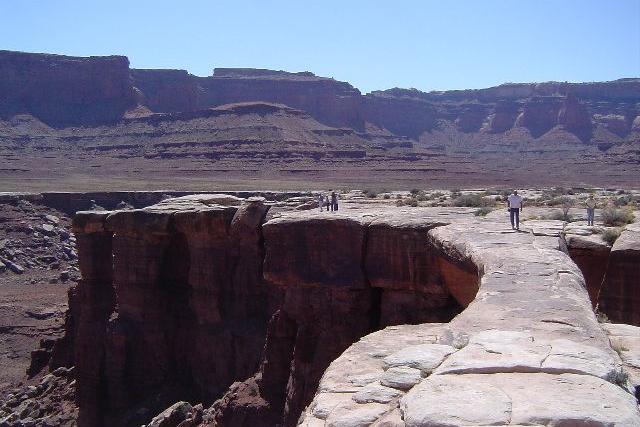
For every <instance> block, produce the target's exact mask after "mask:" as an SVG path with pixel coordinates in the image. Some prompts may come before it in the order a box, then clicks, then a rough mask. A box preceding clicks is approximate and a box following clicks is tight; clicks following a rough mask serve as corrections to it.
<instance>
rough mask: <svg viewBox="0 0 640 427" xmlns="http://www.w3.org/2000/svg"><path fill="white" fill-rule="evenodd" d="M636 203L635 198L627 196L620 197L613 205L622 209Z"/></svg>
mask: <svg viewBox="0 0 640 427" xmlns="http://www.w3.org/2000/svg"><path fill="white" fill-rule="evenodd" d="M635 201H636V200H635V198H634V197H633V196H632V195H631V194H625V195H624V196H622V197H618V198H617V199H616V200H614V201H613V204H614V205H616V206H617V207H622V206H629V205H633V204H634V202H635Z"/></svg>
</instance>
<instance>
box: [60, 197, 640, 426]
mask: <svg viewBox="0 0 640 427" xmlns="http://www.w3.org/2000/svg"><path fill="white" fill-rule="evenodd" d="M472 212H473V209H469V208H446V209H441V208H395V207H377V208H375V209H372V208H371V207H367V206H364V205H356V204H354V205H349V204H343V209H342V210H341V211H340V212H339V213H335V214H332V213H329V212H324V213H318V212H315V211H304V212H300V211H295V212H294V211H288V212H287V211H282V210H278V208H277V207H270V205H269V204H266V203H265V202H264V199H261V198H257V197H252V198H248V199H241V198H237V197H233V196H228V195H192V196H185V197H178V198H174V199H169V200H165V201H162V202H160V203H158V204H156V205H153V206H150V207H147V208H144V209H136V210H130V211H103V212H97V211H86V212H79V213H78V214H77V216H76V217H75V219H74V224H73V228H74V232H75V233H76V236H77V242H78V249H79V263H80V269H81V273H82V280H81V282H80V284H79V285H78V287H77V288H76V289H74V290H72V292H71V293H70V315H69V317H68V319H67V334H66V336H65V337H64V338H63V339H62V340H60V341H59V342H58V343H57V344H56V352H59V353H61V354H62V353H64V351H65V349H66V350H68V349H69V348H72V349H73V353H74V355H73V359H74V360H73V362H72V363H73V364H75V367H76V368H75V369H76V378H77V396H78V403H79V407H80V416H79V425H81V426H112V425H140V424H141V423H143V422H148V419H146V420H143V421H140V420H139V419H136V416H137V415H136V414H140V410H141V408H146V409H149V408H155V409H157V412H155V413H156V414H157V413H159V412H161V411H162V409H164V408H167V407H169V406H170V405H171V404H172V403H173V402H178V401H189V402H191V403H197V402H202V403H203V404H204V407H205V408H206V409H203V406H202V405H196V406H193V407H192V406H191V405H190V404H188V403H185V402H180V403H177V404H175V405H173V406H171V407H169V409H167V410H166V411H165V412H163V413H162V414H161V415H159V416H158V417H156V419H154V421H153V422H152V423H151V424H149V425H153V426H166V425H172V426H173V425H178V424H179V423H180V422H182V424H179V425H180V426H183V427H184V426H195V425H202V426H225V427H229V426H247V427H248V426H277V425H281V426H295V425H302V426H306V427H315V426H335V427H338V426H345V427H346V426H351V427H353V426H366V425H374V426H378V427H381V426H387V427H390V426H394V427H395V426H398V427H400V426H423V427H424V426H468V427H470V426H488V425H493V426H506V425H509V426H516V425H521V426H525V425H526V426H590V427H594V426H602V427H604V426H629V427H631V426H640V412H639V410H638V403H637V401H636V397H635V396H634V393H637V390H638V389H637V387H638V386H639V385H640V362H639V360H640V328H638V327H636V326H631V325H622V324H613V323H611V324H601V323H599V322H598V321H597V319H596V315H595V314H594V310H593V308H592V302H591V301H590V298H589V294H590V293H591V295H592V296H594V295H595V296H596V297H597V298H599V300H596V301H594V303H595V302H598V301H599V302H600V305H602V307H603V309H604V310H605V313H607V314H608V315H609V316H611V318H612V320H614V321H618V322H629V323H635V324H639V323H640V319H638V318H637V313H638V312H640V311H639V307H638V304H640V302H639V300H638V297H637V291H636V289H637V285H638V278H639V277H640V271H639V270H638V268H639V266H640V226H639V225H638V224H637V223H635V224H631V225H629V226H628V227H627V229H626V231H624V232H623V234H622V236H621V237H620V238H619V239H618V241H616V243H615V244H614V246H613V247H612V248H611V250H610V252H611V253H610V254H609V256H608V257H606V256H604V255H603V251H604V249H603V248H602V246H603V244H602V243H598V242H599V241H598V240H597V239H595V238H594V236H591V235H590V232H589V231H588V229H587V228H585V227H582V228H580V227H574V228H570V227H568V228H565V229H564V231H563V228H562V225H561V223H560V222H557V221H535V220H531V221H527V222H525V223H524V224H523V227H522V231H521V232H514V231H511V230H509V229H506V227H505V223H504V218H497V217H492V216H491V215H490V216H489V217H487V218H478V217H475V216H473V214H472ZM571 254H573V255H572V256H575V257H576V260H577V262H578V264H582V265H587V264H589V256H590V254H592V256H593V258H592V263H593V264H598V263H602V262H603V259H607V261H606V265H605V266H604V267H602V266H599V267H598V266H596V267H598V268H595V269H593V270H589V272H588V274H586V276H587V282H589V281H590V282H591V283H590V284H589V287H592V288H593V287H594V286H595V287H596V289H591V290H589V289H588V286H587V282H585V275H583V273H582V272H581V270H580V269H579V267H578V265H577V264H576V263H575V262H574V261H573V260H572V258H571ZM603 257H604V258H603ZM598 278H601V279H600V281H599V282H598ZM154 405H155V406H154ZM171 420H173V421H171ZM176 420H177V421H176Z"/></svg>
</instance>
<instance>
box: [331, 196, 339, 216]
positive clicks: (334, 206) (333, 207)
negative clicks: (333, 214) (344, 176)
mask: <svg viewBox="0 0 640 427" xmlns="http://www.w3.org/2000/svg"><path fill="white" fill-rule="evenodd" d="M331 210H332V211H337V210H338V195H337V194H336V192H335V191H332V192H331Z"/></svg>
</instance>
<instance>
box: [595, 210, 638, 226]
mask: <svg viewBox="0 0 640 427" xmlns="http://www.w3.org/2000/svg"><path fill="white" fill-rule="evenodd" d="M633 220H634V216H633V212H631V210H629V209H619V208H615V207H606V208H604V209H602V222H603V223H604V225H609V226H614V227H618V226H621V225H626V224H631V223H632V222H633Z"/></svg>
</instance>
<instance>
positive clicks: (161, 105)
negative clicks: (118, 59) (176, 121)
mask: <svg viewBox="0 0 640 427" xmlns="http://www.w3.org/2000/svg"><path fill="white" fill-rule="evenodd" d="M131 80H132V83H133V85H134V86H135V87H136V88H137V89H138V90H139V91H140V99H139V102H140V103H141V104H143V105H145V106H146V107H148V108H149V109H150V110H151V111H154V112H158V113H169V112H177V111H194V110H197V109H198V108H199V107H200V105H199V101H198V98H199V88H198V86H197V84H196V80H195V78H194V76H192V75H191V74H189V73H187V72H186V71H184V70H131Z"/></svg>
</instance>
